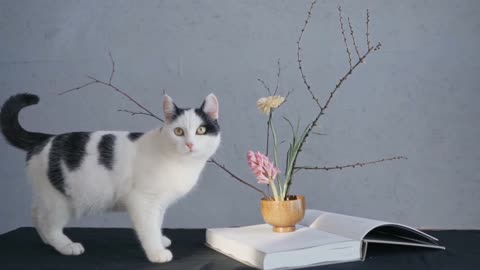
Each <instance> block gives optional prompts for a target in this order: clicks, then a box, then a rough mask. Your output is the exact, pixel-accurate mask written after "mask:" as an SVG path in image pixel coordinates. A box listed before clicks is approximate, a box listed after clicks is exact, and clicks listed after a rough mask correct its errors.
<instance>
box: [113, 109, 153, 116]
mask: <svg viewBox="0 0 480 270" xmlns="http://www.w3.org/2000/svg"><path fill="white" fill-rule="evenodd" d="M117 112H126V113H129V114H130V115H132V116H133V115H147V116H151V115H150V114H148V113H146V112H134V111H130V110H124V109H119V110H117Z"/></svg>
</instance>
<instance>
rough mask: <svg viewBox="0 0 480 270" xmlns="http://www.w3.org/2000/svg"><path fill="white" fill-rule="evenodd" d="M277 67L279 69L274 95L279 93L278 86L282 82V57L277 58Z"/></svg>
mask: <svg viewBox="0 0 480 270" xmlns="http://www.w3.org/2000/svg"><path fill="white" fill-rule="evenodd" d="M277 67H278V70H277V85H276V86H275V91H274V92H273V95H274V96H275V95H276V94H277V92H278V86H279V84H280V74H281V71H282V68H281V66H280V58H278V59H277Z"/></svg>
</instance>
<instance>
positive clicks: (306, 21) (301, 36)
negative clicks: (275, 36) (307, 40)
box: [297, 0, 321, 108]
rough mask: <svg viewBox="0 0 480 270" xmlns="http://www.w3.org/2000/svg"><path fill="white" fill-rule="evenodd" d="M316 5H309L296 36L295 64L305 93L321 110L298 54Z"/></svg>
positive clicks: (315, 0)
mask: <svg viewBox="0 0 480 270" xmlns="http://www.w3.org/2000/svg"><path fill="white" fill-rule="evenodd" d="M316 3H317V0H314V1H313V2H312V4H311V5H310V9H309V10H308V13H307V18H306V19H305V23H304V24H303V27H302V29H301V30H300V36H298V40H297V62H298V69H299V70H300V75H302V79H303V84H305V87H306V88H307V91H308V92H309V93H310V95H311V96H312V99H313V100H314V101H315V103H317V106H318V107H319V108H321V106H320V102H319V101H318V98H317V97H316V96H315V94H313V91H312V89H311V86H310V84H308V81H307V76H306V75H305V73H304V72H303V66H302V57H301V54H300V51H301V50H302V48H301V46H300V43H301V42H302V38H303V33H304V32H305V29H306V28H307V25H308V22H309V21H310V17H311V16H312V9H313V6H314V5H315V4H316Z"/></svg>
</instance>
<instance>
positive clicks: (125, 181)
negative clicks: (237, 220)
mask: <svg viewBox="0 0 480 270" xmlns="http://www.w3.org/2000/svg"><path fill="white" fill-rule="evenodd" d="M213 97H214V96H213ZM168 99H169V100H168ZM207 99H211V97H210V96H209V97H208V98H207ZM215 101H216V98H215ZM172 104H173V101H171V99H170V98H167V102H164V108H166V109H171V105H172ZM169 106H170V107H169ZM208 110H209V113H212V112H213V113H215V115H216V116H218V102H217V103H216V109H215V107H214V106H213V105H211V104H209V106H208ZM201 121H202V120H201V119H200V118H199V117H198V116H197V115H196V114H195V112H194V110H193V109H192V110H188V111H185V112H184V113H183V114H182V115H181V116H179V117H177V118H176V119H175V120H173V121H167V122H166V124H165V125H164V126H163V127H162V128H159V129H154V130H151V131H149V132H147V133H145V134H144V135H143V136H142V137H140V138H139V139H138V140H137V141H135V142H132V141H130V140H129V139H128V137H127V136H128V132H119V131H116V132H109V131H108V132H107V131H97V132H94V133H92V134H91V136H90V140H89V142H88V144H87V155H86V157H85V158H84V160H83V162H82V164H81V167H80V168H79V169H77V170H75V171H73V172H69V171H68V170H67V168H66V166H65V164H63V174H64V178H65V187H66V194H67V196H65V195H64V194H62V193H60V192H59V191H58V190H57V189H55V188H54V187H53V186H52V184H51V183H50V181H49V179H48V178H47V174H46V172H47V168H48V155H49V153H50V148H51V140H50V142H49V143H48V144H47V145H46V146H45V147H44V149H43V150H42V152H41V153H39V154H37V155H34V156H33V157H32V158H31V159H30V161H29V162H28V164H27V173H28V175H29V177H30V178H31V179H32V182H33V187H34V188H33V190H34V200H33V222H34V225H35V227H36V229H37V231H38V233H39V235H40V237H41V238H42V240H43V241H44V242H45V243H47V244H50V245H51V246H53V247H54V248H55V249H56V250H58V252H60V253H62V254H64V255H79V254H82V253H83V252H84V248H83V246H82V245H81V244H80V243H73V242H72V241H71V240H70V239H69V238H68V237H67V236H66V235H65V234H63V227H64V226H65V225H66V224H67V223H68V221H69V220H70V219H71V218H73V217H80V216H83V215H88V214H92V213H99V212H104V211H123V210H125V211H127V212H128V213H129V215H130V217H131V219H132V222H133V226H134V229H135V231H136V232H137V235H138V237H139V239H140V242H141V244H142V247H143V249H144V250H145V253H146V255H147V257H148V259H149V260H150V261H151V262H168V261H170V260H171V259H172V253H171V252H170V251H169V250H168V249H166V248H167V247H168V246H169V245H170V243H171V242H170V240H169V239H168V238H166V237H165V236H163V235H162V231H161V226H162V222H163V216H164V214H165V211H166V209H167V208H168V207H169V206H170V205H171V204H172V203H173V202H175V201H176V200H178V199H179V198H181V197H182V196H183V195H185V194H186V193H188V192H189V191H190V190H191V189H192V188H193V187H194V186H195V184H196V183H197V181H198V178H199V176H200V173H201V171H202V170H203V168H204V166H205V163H206V161H207V160H208V159H209V158H210V157H211V156H212V155H213V154H214V153H215V151H216V149H217V148H218V146H219V144H220V134H218V135H216V136H210V135H196V134H195V132H196V130H197V128H198V127H199V126H200V125H201V124H202V122H201ZM176 127H181V128H183V129H184V131H185V136H177V135H175V133H174V129H175V128H176ZM104 134H114V135H115V137H116V140H115V147H114V151H115V152H114V159H115V161H114V166H113V170H107V169H106V168H105V167H104V166H102V165H99V163H98V156H99V155H98V149H97V146H98V143H99V141H100V139H101V137H102V135H104ZM187 143H191V144H193V147H192V150H191V151H190V149H189V148H188V147H187V146H186V144H187Z"/></svg>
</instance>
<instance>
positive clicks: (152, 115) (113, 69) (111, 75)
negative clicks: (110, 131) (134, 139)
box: [58, 54, 163, 122]
mask: <svg viewBox="0 0 480 270" xmlns="http://www.w3.org/2000/svg"><path fill="white" fill-rule="evenodd" d="M109 55H110V57H111V58H110V59H111V60H112V71H111V73H110V78H109V81H108V82H105V81H102V80H99V79H97V78H95V77H93V76H90V75H88V76H87V77H88V78H89V79H90V80H92V81H91V82H88V83H85V84H82V85H80V86H77V87H75V88H72V89H68V90H66V91H62V92H60V93H58V94H59V95H63V94H67V93H70V92H73V91H78V90H81V89H84V88H86V87H87V86H90V85H93V84H101V85H105V86H107V87H109V88H111V89H112V90H114V91H115V92H117V93H119V94H121V95H122V96H124V97H126V98H127V99H128V100H130V101H131V102H133V103H134V104H135V105H137V106H138V107H139V108H140V109H142V110H143V111H144V112H145V113H141V114H144V115H148V116H151V117H153V118H155V119H157V120H159V121H160V122H163V119H162V118H160V117H159V116H157V115H155V114H154V113H152V112H151V111H150V110H149V109H147V108H146V107H145V106H143V105H142V104H140V102H138V101H137V100H135V99H134V98H132V97H131V96H130V95H129V94H127V93H126V92H125V91H123V90H121V89H120V88H118V87H117V86H115V85H113V84H112V78H113V75H114V73H115V61H113V57H112V55H111V54H109ZM136 114H140V113H136Z"/></svg>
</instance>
